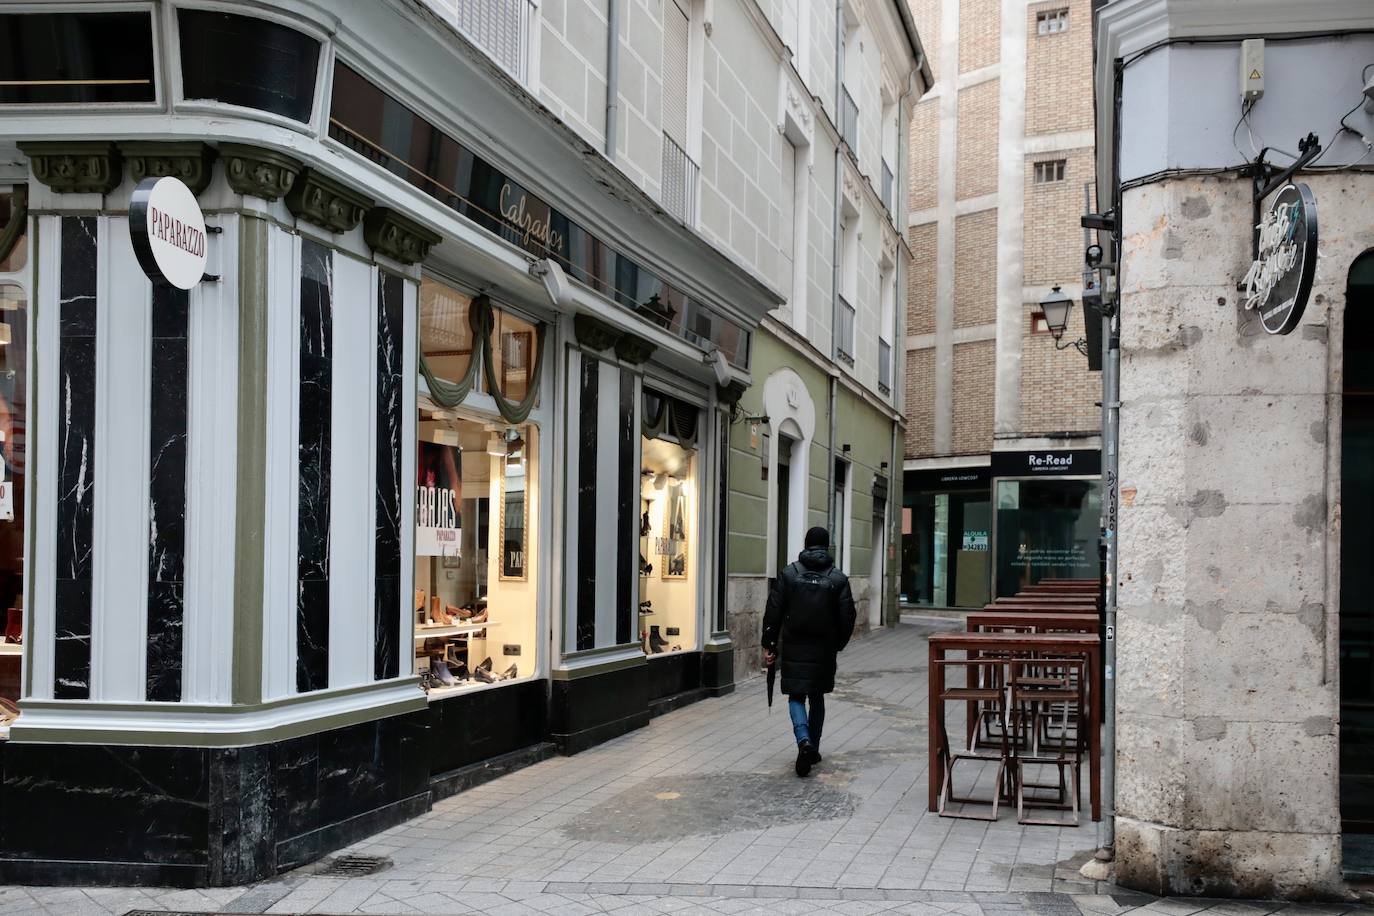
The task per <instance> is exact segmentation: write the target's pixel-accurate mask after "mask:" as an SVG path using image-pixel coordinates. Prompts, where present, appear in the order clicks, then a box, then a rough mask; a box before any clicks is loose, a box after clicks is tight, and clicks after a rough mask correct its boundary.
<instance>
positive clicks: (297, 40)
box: [177, 9, 320, 121]
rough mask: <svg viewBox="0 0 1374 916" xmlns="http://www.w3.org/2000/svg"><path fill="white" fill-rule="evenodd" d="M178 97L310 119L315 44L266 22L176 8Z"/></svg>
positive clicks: (316, 62) (317, 45)
mask: <svg viewBox="0 0 1374 916" xmlns="http://www.w3.org/2000/svg"><path fill="white" fill-rule="evenodd" d="M177 28H178V32H179V33H180V36H181V94H182V95H183V96H184V97H185V98H186V99H188V100H190V99H210V100H212V101H216V102H225V103H227V104H230V105H241V106H242V107H244V108H254V109H257V110H258V111H266V112H270V113H272V114H276V115H281V116H282V117H284V118H290V119H291V120H293V121H309V120H310V109H311V106H312V104H313V102H314V97H315V78H316V75H317V73H318V70H319V59H320V43H319V42H318V41H316V40H315V39H313V38H311V37H310V36H308V35H303V34H301V33H300V32H297V31H296V30H295V29H291V28H287V27H286V26H284V25H281V24H279V23H276V22H272V21H270V20H267V19H256V18H254V17H251V16H235V15H233V14H231V13H220V12H215V11H212V10H186V9H183V10H178V11H177Z"/></svg>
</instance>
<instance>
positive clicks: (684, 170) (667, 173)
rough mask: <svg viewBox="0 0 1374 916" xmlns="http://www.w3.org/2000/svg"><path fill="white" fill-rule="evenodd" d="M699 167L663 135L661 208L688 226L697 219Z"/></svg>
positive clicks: (670, 138) (670, 139) (672, 140)
mask: <svg viewBox="0 0 1374 916" xmlns="http://www.w3.org/2000/svg"><path fill="white" fill-rule="evenodd" d="M700 172H701V167H700V166H698V165H697V164H696V163H695V162H693V161H692V157H691V156H688V155H687V151H686V150H684V149H683V148H682V147H680V146H678V145H677V141H675V140H674V139H673V138H672V137H670V136H668V135H667V134H666V133H665V134H664V135H663V197H662V203H663V209H665V210H667V211H668V212H669V213H671V214H673V215H674V216H676V217H677V218H678V219H680V220H682V221H683V222H684V223H686V224H687V225H689V226H694V225H696V219H697V175H698V174H699V173H700Z"/></svg>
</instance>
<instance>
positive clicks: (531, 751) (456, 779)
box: [429, 741, 558, 801]
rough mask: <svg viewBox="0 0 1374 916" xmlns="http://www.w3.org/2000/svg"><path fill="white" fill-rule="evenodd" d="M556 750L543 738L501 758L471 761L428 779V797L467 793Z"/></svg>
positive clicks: (530, 764) (529, 764)
mask: <svg viewBox="0 0 1374 916" xmlns="http://www.w3.org/2000/svg"><path fill="white" fill-rule="evenodd" d="M557 752H558V749H557V748H556V747H554V745H553V744H552V742H549V741H541V742H539V743H538V744H535V745H533V746H531V747H525V748H521V749H520V750H518V751H511V752H510V753H509V754H502V755H501V756H500V757H493V758H491V759H490V760H483V761H481V762H480V763H472V764H468V765H467V766H465V767H459V768H458V769H456V770H450V771H448V772H447V773H440V774H439V775H437V776H435V777H433V778H432V779H430V781H429V796H430V798H431V799H432V800H434V801H439V800H440V799H443V798H448V797H449V796H450V795H457V794H458V793H459V792H466V791H467V790H468V789H472V788H475V787H477V786H480V785H482V784H483V783H488V782H491V781H492V780H493V779H497V778H499V777H501V776H505V775H507V774H508V773H514V772H515V771H516V770H523V769H524V768H525V767H527V766H533V765H534V764H536V763H539V762H540V761H541V760H548V759H549V758H550V757H552V756H553V755H554V754H556V753H557Z"/></svg>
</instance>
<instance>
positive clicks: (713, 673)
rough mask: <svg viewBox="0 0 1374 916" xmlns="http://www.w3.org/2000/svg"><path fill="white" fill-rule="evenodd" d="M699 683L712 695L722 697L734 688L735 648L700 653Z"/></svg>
mask: <svg viewBox="0 0 1374 916" xmlns="http://www.w3.org/2000/svg"><path fill="white" fill-rule="evenodd" d="M701 685H702V686H703V687H705V688H706V689H707V691H708V693H709V694H710V695H711V696H713V697H723V696H725V695H726V694H727V693H733V692H734V689H735V650H734V649H733V648H730V649H725V650H723V651H719V652H703V653H701Z"/></svg>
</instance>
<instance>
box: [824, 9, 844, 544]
mask: <svg viewBox="0 0 1374 916" xmlns="http://www.w3.org/2000/svg"><path fill="white" fill-rule="evenodd" d="M843 98H844V0H836V2H835V116H836V119H837V120H838V119H839V115H840V105H841V104H842V101H841V100H842V99H843ZM843 156H844V152H843V151H842V150H841V148H840V146H839V145H838V144H837V145H836V146H835V196H834V198H833V200H834V201H835V212H834V213H833V214H832V216H831V223H830V235H831V238H832V239H833V244H832V245H831V255H830V260H831V270H830V287H831V288H830V358H831V367H830V377H829V381H830V439H829V448H830V461H829V462H828V466H827V467H826V469H825V479H826V481H827V491H828V493H829V495H828V496H827V497H826V502H827V503H828V505H829V507H830V512H829V513H828V514H829V516H830V524H831V526H832V530H831V532H830V543H831V544H834V543H836V541H835V536H836V535H837V534H839V533H840V532H841V531H843V530H844V529H843V527H842V526H843V525H844V519H842V518H840V517H839V513H840V509H841V507H840V506H839V505H838V504H837V503H836V501H835V402H836V389H837V387H838V386H839V383H840V378H839V369H837V368H836V367H835V366H834V359H835V333H836V331H838V330H839V317H840V281H841V280H842V279H843V278H844V270H843V267H844V265H842V264H841V263H840V249H841V239H840V207H842V206H844V204H843V200H844V198H843V197H842V196H841V195H842V194H843V193H844V189H843V185H842V184H841V180H842V179H841V170H842V169H843V168H844V160H843V158H842V157H843ZM835 559H836V560H837V561H842V560H843V558H842V557H839V556H836V558H835Z"/></svg>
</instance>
